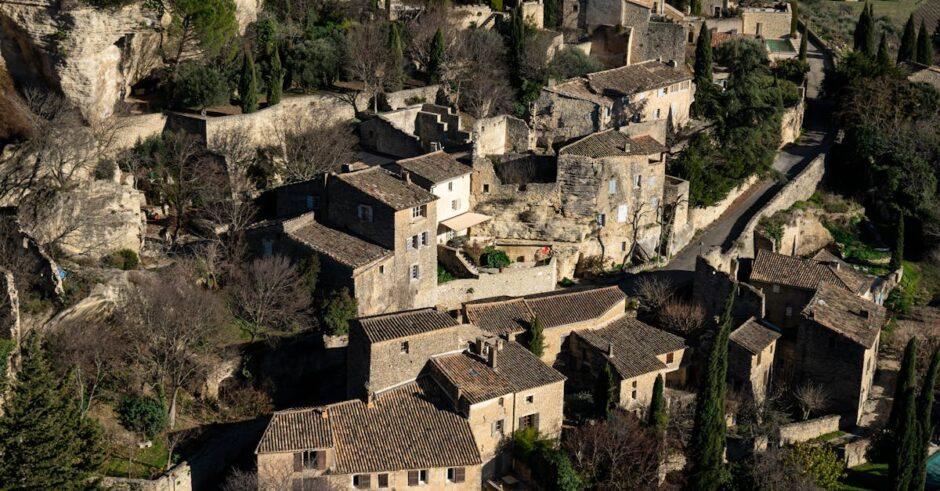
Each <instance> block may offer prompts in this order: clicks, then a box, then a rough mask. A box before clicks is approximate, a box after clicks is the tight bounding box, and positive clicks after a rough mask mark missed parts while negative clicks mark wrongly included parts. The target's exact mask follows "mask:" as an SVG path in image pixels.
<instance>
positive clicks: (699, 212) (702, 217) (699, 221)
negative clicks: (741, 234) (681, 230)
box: [689, 175, 760, 230]
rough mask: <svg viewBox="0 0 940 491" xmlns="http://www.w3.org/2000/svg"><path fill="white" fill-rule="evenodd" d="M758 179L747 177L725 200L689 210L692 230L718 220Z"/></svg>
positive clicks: (756, 177)
mask: <svg viewBox="0 0 940 491" xmlns="http://www.w3.org/2000/svg"><path fill="white" fill-rule="evenodd" d="M759 180H760V178H759V177H758V176H756V175H754V176H751V177H748V178H747V179H746V180H745V181H744V182H742V183H741V184H739V185H738V186H737V187H736V188H733V189H732V190H731V191H730V192H728V196H725V199H723V200H721V201H720V202H718V203H717V204H715V205H714V206H709V207H706V208H692V209H691V210H689V223H691V224H692V228H693V229H694V230H701V229H703V228H705V227H707V226H709V225H711V224H712V222H714V221H715V220H717V219H718V217H720V216H721V215H722V214H723V213H724V212H725V211H727V210H728V208H729V207H730V206H731V204H732V203H734V202H735V201H736V200H737V199H738V198H740V197H741V195H743V194H744V193H746V192H747V190H748V189H750V188H751V186H753V185H754V184H755V183H757V181H759Z"/></svg>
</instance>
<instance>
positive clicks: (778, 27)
mask: <svg viewBox="0 0 940 491" xmlns="http://www.w3.org/2000/svg"><path fill="white" fill-rule="evenodd" d="M785 5H787V9H786V11H780V10H776V9H774V8H762V7H757V8H745V9H742V12H741V24H742V34H750V35H752V36H761V37H763V38H765V39H774V38H782V37H784V36H788V35H790V7H789V4H785ZM758 24H760V26H758ZM758 29H759V30H760V32H757V31H758Z"/></svg>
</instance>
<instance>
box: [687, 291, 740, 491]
mask: <svg viewBox="0 0 940 491" xmlns="http://www.w3.org/2000/svg"><path fill="white" fill-rule="evenodd" d="M737 293H738V287H737V285H735V287H734V289H733V290H732V291H731V294H730V295H729V296H728V301H727V302H726V304H725V311H724V314H722V319H721V323H720V325H719V326H718V332H717V333H716V335H715V339H714V342H713V343H712V346H711V348H710V349H709V351H708V362H707V365H706V366H707V368H706V372H705V379H704V380H703V382H702V384H701V390H700V391H699V393H698V396H697V397H696V398H695V424H694V426H693V427H692V438H691V441H690V464H691V473H690V479H689V482H688V484H687V487H688V488H689V489H696V490H705V491H715V490H717V489H719V488H721V486H722V485H723V484H724V483H725V482H726V481H727V477H728V474H727V469H726V468H725V465H724V454H725V432H726V430H727V428H726V425H725V377H726V376H727V374H728V335H729V334H730V332H731V323H732V317H731V313H732V310H733V307H734V298H735V296H736V295H737Z"/></svg>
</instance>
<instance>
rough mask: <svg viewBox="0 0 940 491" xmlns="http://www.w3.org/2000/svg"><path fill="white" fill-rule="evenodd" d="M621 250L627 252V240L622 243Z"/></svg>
mask: <svg viewBox="0 0 940 491" xmlns="http://www.w3.org/2000/svg"><path fill="white" fill-rule="evenodd" d="M620 252H627V243H626V241H624V242H621V243H620Z"/></svg>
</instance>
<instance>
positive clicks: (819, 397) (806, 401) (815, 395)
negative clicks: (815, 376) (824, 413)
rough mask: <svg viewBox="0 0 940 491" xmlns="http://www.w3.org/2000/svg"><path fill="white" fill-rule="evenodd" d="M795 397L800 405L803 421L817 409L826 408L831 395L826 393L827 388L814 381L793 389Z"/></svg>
mask: <svg viewBox="0 0 940 491" xmlns="http://www.w3.org/2000/svg"><path fill="white" fill-rule="evenodd" d="M793 398H794V399H796V402H797V404H799V406H800V416H801V417H802V419H803V421H806V420H807V419H809V417H810V416H811V415H812V414H813V413H815V412H816V411H819V410H821V409H823V408H825V407H826V405H827V404H828V403H829V395H828V394H826V390H825V389H824V388H823V387H822V386H820V385H817V384H814V383H812V382H807V383H805V384H803V385H801V386H799V387H797V388H796V390H794V391H793Z"/></svg>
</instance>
